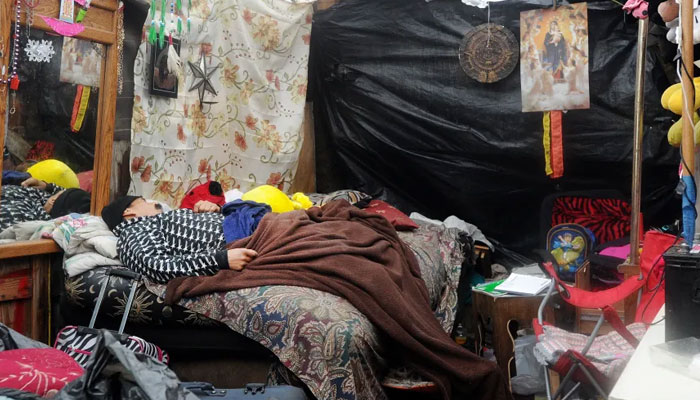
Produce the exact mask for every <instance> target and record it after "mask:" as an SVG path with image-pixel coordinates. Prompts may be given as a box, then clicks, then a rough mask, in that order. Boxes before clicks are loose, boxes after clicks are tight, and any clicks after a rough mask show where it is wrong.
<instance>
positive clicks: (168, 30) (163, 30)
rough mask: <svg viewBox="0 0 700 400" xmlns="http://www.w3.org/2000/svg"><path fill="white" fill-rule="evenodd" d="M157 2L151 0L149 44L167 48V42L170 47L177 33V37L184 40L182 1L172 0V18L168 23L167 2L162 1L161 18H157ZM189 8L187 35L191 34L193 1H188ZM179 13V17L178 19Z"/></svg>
mask: <svg viewBox="0 0 700 400" xmlns="http://www.w3.org/2000/svg"><path fill="white" fill-rule="evenodd" d="M156 4H157V3H156V0H151V8H150V17H151V22H150V26H149V28H148V36H147V38H148V42H149V43H150V44H152V45H155V44H156V43H158V47H160V48H163V47H165V40H166V38H167V39H168V44H169V45H170V40H171V38H172V37H173V35H174V34H175V33H176V32H177V35H178V36H179V37H180V38H182V33H183V31H184V28H183V21H182V0H170V6H169V8H170V18H169V21H168V22H167V23H166V20H165V13H166V7H167V5H166V0H161V1H160V16H159V17H158V18H156V11H157V7H156ZM187 4H188V6H187V7H188V8H187V33H189V32H190V27H191V20H190V8H191V7H192V2H191V0H188V3H187ZM176 11H177V17H176V15H175V14H176Z"/></svg>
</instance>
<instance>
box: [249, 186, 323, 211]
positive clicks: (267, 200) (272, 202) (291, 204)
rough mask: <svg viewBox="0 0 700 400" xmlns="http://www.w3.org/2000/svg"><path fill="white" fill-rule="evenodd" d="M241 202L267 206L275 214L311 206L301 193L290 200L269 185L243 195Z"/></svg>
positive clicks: (309, 201)
mask: <svg viewBox="0 0 700 400" xmlns="http://www.w3.org/2000/svg"><path fill="white" fill-rule="evenodd" d="M241 200H245V201H254V202H256V203H263V204H267V205H268V206H270V208H272V212H276V213H285V212H289V211H294V210H301V209H307V208H309V207H311V206H312V205H313V204H312V203H311V200H309V198H308V197H306V196H305V195H304V194H303V193H295V194H294V195H293V196H292V198H291V199H290V198H289V197H288V196H287V195H286V194H284V192H282V191H281V190H279V189H277V188H276V187H274V186H270V185H262V186H258V187H256V188H255V189H252V190H250V191H248V192H246V193H244V194H243V197H241Z"/></svg>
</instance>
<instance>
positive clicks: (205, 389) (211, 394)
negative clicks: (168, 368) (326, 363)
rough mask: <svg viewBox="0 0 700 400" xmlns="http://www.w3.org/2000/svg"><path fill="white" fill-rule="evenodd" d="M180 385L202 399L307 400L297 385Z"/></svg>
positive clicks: (191, 383) (194, 383)
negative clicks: (220, 386) (223, 386)
mask: <svg viewBox="0 0 700 400" xmlns="http://www.w3.org/2000/svg"><path fill="white" fill-rule="evenodd" d="M180 387H182V388H185V389H187V390H189V391H190V392H192V393H193V394H194V395H195V396H197V397H199V398H200V399H211V400H214V399H220V400H248V399H258V400H273V399H274V400H306V399H307V397H306V394H305V393H304V391H303V390H302V389H301V388H298V387H296V386H287V385H280V386H266V385H264V384H262V383H248V384H246V385H245V387H243V388H240V389H218V388H215V387H214V385H212V384H211V383H206V382H184V383H181V384H180Z"/></svg>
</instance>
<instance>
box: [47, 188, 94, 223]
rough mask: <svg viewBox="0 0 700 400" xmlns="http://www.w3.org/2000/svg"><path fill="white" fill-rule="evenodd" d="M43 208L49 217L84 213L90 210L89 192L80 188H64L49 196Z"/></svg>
mask: <svg viewBox="0 0 700 400" xmlns="http://www.w3.org/2000/svg"><path fill="white" fill-rule="evenodd" d="M44 210H46V212H47V213H49V215H50V216H51V218H58V217H62V216H64V215H68V214H70V213H79V214H84V213H87V212H90V193H88V192H86V191H84V190H81V189H65V190H61V191H60V192H58V193H56V194H55V195H53V196H51V197H49V199H48V200H47V201H46V203H44Z"/></svg>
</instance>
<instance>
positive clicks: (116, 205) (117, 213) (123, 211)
mask: <svg viewBox="0 0 700 400" xmlns="http://www.w3.org/2000/svg"><path fill="white" fill-rule="evenodd" d="M162 212H163V207H162V206H161V205H160V203H157V202H150V201H147V200H146V199H144V198H143V197H141V196H124V197H120V198H118V199H115V200H114V201H112V202H111V203H109V205H107V206H106V207H105V208H103V209H102V219H103V220H104V221H105V223H106V224H107V226H108V227H109V229H111V230H114V228H116V227H117V225H119V224H121V223H122V222H124V221H125V220H127V219H131V218H136V217H150V216H154V215H158V214H160V213H162Z"/></svg>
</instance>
